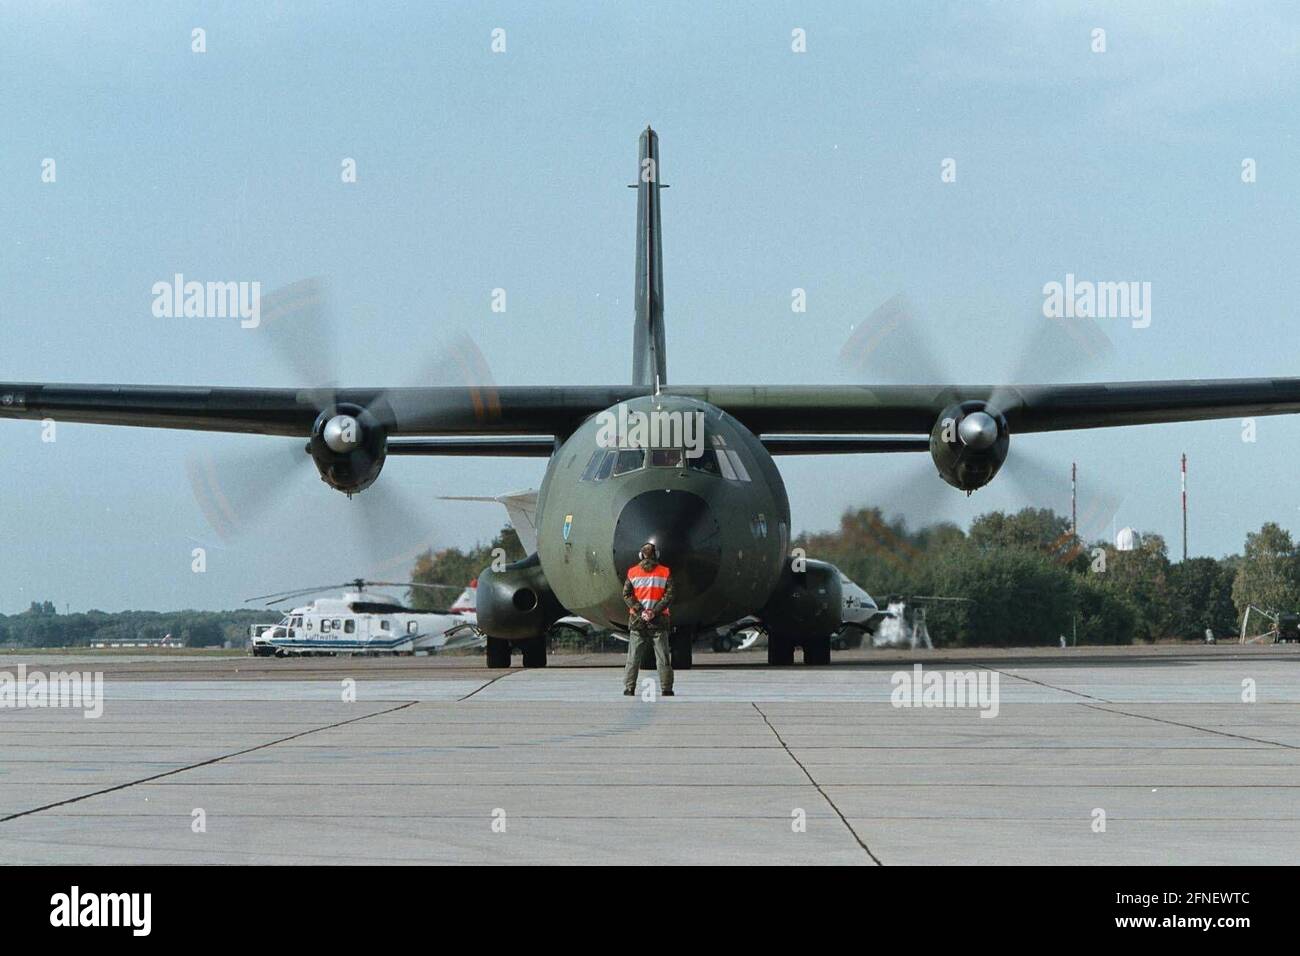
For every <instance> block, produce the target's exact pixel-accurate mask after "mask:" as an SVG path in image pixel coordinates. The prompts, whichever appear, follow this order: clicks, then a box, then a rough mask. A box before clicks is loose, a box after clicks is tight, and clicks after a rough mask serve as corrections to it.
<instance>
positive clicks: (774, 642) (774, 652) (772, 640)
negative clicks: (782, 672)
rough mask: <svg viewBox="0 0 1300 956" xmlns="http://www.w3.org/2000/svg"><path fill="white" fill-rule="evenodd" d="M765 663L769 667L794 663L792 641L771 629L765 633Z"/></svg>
mask: <svg viewBox="0 0 1300 956" xmlns="http://www.w3.org/2000/svg"><path fill="white" fill-rule="evenodd" d="M767 663H768V665H769V666H770V667H789V666H790V665H791V664H793V663H794V641H793V640H791V639H790V638H789V637H788V636H786V635H785V634H779V633H777V632H776V631H771V632H769V633H768V635H767Z"/></svg>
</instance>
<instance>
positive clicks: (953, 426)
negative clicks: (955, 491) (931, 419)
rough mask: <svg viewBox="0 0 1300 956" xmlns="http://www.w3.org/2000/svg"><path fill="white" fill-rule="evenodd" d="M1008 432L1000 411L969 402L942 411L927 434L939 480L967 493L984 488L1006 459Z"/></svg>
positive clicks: (987, 405) (1009, 436)
mask: <svg viewBox="0 0 1300 956" xmlns="http://www.w3.org/2000/svg"><path fill="white" fill-rule="evenodd" d="M1010 444H1011V432H1010V431H1009V430H1008V428H1007V420H1006V418H1005V417H1004V416H1003V414H1002V413H1001V412H999V411H998V410H997V409H996V408H994V407H993V406H991V405H989V404H988V403H986V402H979V401H970V402H961V403H959V404H957V405H950V406H949V407H947V408H945V409H944V410H943V414H941V415H940V416H939V420H938V421H937V422H935V425H934V429H933V430H932V431H931V432H930V457H931V458H933V459H934V464H935V467H936V468H938V469H939V477H941V478H942V479H943V480H944V481H946V482H948V484H950V485H952V486H953V487H954V488H960V489H961V490H962V491H964V492H966V493H967V494H970V493H971V492H972V491H974V490H975V489H977V488H983V487H984V486H985V485H987V484H988V483H989V482H990V481H992V480H993V476H994V475H996V474H997V473H998V469H999V468H1001V467H1002V463H1003V462H1004V461H1006V460H1007V449H1008V448H1009V447H1010Z"/></svg>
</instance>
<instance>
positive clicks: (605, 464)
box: [596, 451, 616, 481]
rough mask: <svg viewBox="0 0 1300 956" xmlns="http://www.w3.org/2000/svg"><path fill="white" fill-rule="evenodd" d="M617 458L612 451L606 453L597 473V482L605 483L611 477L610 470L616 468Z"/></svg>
mask: <svg viewBox="0 0 1300 956" xmlns="http://www.w3.org/2000/svg"><path fill="white" fill-rule="evenodd" d="M615 457H616V456H615V453H614V452H612V451H609V452H606V453H605V457H604V459H603V460H602V461H601V463H600V468H599V469H598V470H597V471H596V480H597V481H604V480H605V479H606V478H608V477H609V472H610V469H611V468H613V467H614V458H615Z"/></svg>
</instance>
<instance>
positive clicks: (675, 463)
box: [650, 448, 682, 468]
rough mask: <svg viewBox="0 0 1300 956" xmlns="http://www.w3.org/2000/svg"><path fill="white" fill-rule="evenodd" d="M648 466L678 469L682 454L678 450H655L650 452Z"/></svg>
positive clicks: (680, 464)
mask: <svg viewBox="0 0 1300 956" xmlns="http://www.w3.org/2000/svg"><path fill="white" fill-rule="evenodd" d="M650 464H651V465H653V466H654V467H655V468H680V467H681V466H682V452H681V449H680V448H656V449H654V450H653V451H651V452H650Z"/></svg>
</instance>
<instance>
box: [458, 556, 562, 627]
mask: <svg viewBox="0 0 1300 956" xmlns="http://www.w3.org/2000/svg"><path fill="white" fill-rule="evenodd" d="M477 614H478V627H479V630H481V631H482V632H483V633H484V634H486V635H488V636H489V637H501V638H505V639H506V640H509V641H524V640H528V639H529V638H533V637H540V636H542V635H543V634H545V633H546V631H547V628H549V627H550V626H551V625H552V624H554V623H555V622H556V621H558V620H559V619H560V618H562V617H564V614H565V611H564V608H563V607H562V606H561V605H560V602H559V601H558V600H557V599H556V597H555V592H554V591H552V590H551V585H550V584H549V583H548V582H547V580H546V574H545V573H544V572H543V571H542V563H541V561H539V560H538V558H537V555H536V554H530V555H529V556H528V557H526V558H524V560H522V561H516V562H515V563H514V564H510V565H507V566H506V567H504V568H502V569H501V570H500V571H493V570H492V569H491V568H488V569H487V570H486V571H484V572H483V573H482V574H480V575H479V576H478V589H477Z"/></svg>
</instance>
